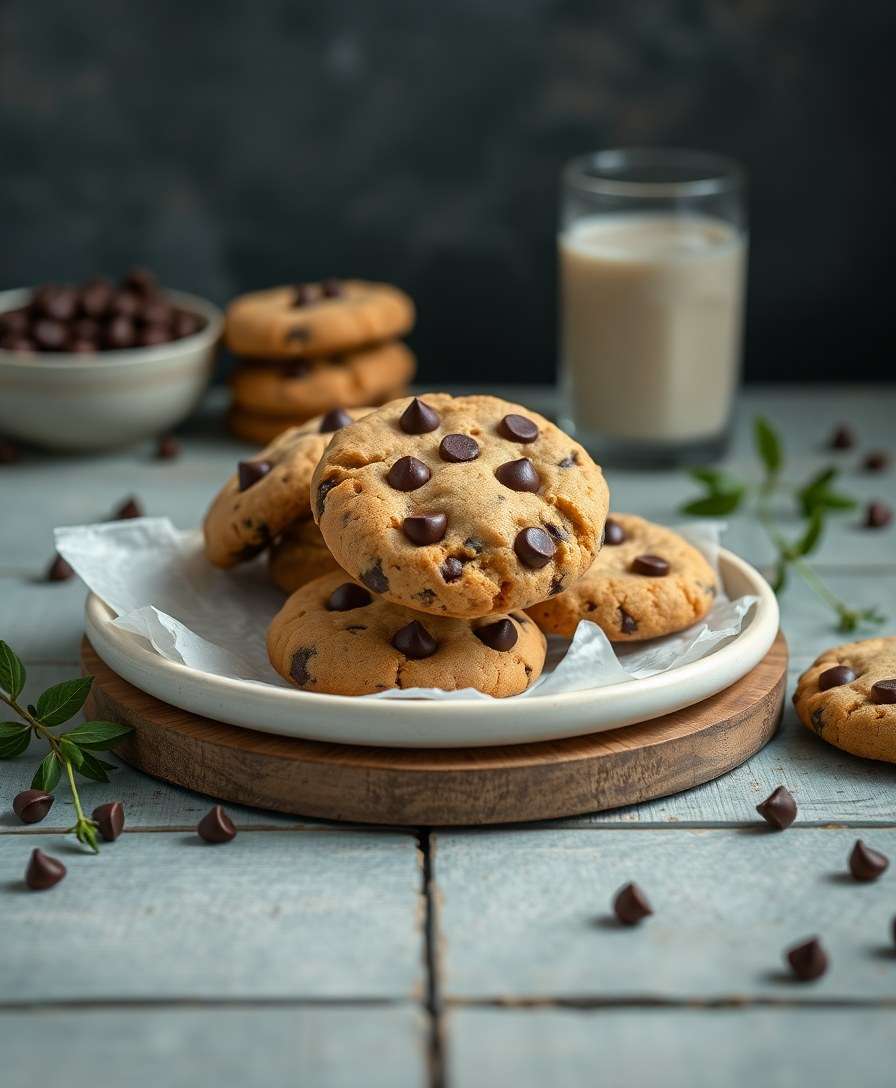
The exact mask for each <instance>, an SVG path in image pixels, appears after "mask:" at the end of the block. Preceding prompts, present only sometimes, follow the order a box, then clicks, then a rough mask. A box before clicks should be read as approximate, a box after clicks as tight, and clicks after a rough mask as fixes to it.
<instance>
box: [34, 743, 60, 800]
mask: <svg viewBox="0 0 896 1088" xmlns="http://www.w3.org/2000/svg"><path fill="white" fill-rule="evenodd" d="M61 774H62V767H61V765H60V763H59V760H58V759H57V758H56V756H55V754H54V753H53V752H47V754H46V755H45V756H44V758H43V759H42V760H41V764H40V766H39V767H38V768H37V773H36V774H35V776H34V778H32V780H31V788H32V789H33V790H45V791H46V792H47V793H52V792H53V790H54V789H55V788H56V784H57V783H58V781H59V776H60V775H61Z"/></svg>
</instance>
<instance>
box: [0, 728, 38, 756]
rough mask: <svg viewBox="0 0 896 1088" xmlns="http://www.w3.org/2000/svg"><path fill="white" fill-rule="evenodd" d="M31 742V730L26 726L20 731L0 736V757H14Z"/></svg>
mask: <svg viewBox="0 0 896 1088" xmlns="http://www.w3.org/2000/svg"><path fill="white" fill-rule="evenodd" d="M30 743H31V730H30V729H29V728H28V727H27V726H26V727H25V729H23V730H22V731H21V732H20V733H17V734H10V735H8V736H4V737H0V759H15V757H16V756H20V755H21V754H22V752H24V751H25V749H26V748H27V747H28V745H29V744H30Z"/></svg>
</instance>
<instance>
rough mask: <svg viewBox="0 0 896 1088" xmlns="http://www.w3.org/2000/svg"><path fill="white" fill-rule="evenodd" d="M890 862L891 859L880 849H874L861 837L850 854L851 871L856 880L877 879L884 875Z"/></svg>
mask: <svg viewBox="0 0 896 1088" xmlns="http://www.w3.org/2000/svg"><path fill="white" fill-rule="evenodd" d="M889 864H890V859H889V858H888V857H887V855H886V854H882V853H881V852H880V851H879V850H872V849H871V847H870V846H866V845H865V844H864V843H863V842H862V840H861V839H856V844H855V846H854V847H853V848H852V853H851V854H850V855H849V871H850V872H851V873H852V875H853V877H854V878H855V879H856V880H877V878H878V877H879V876H882V875H883V874H884V873H885V872H886V871H887V868H888V866H889Z"/></svg>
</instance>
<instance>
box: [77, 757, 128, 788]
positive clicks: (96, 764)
mask: <svg viewBox="0 0 896 1088" xmlns="http://www.w3.org/2000/svg"><path fill="white" fill-rule="evenodd" d="M81 756H82V760H81V766H80V767H79V768H78V774H80V775H82V776H83V777H84V778H89V779H90V780H91V782H108V781H109V775H108V774H107V773H106V772H107V771H114V770H117V769H118V768H117V767H116V766H115V764H114V763H106V762H105V761H104V760H102V759H97V757H96V756H94V755H91V754H90V752H82V753H81Z"/></svg>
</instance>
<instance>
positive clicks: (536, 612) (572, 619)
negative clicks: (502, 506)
mask: <svg viewBox="0 0 896 1088" xmlns="http://www.w3.org/2000/svg"><path fill="white" fill-rule="evenodd" d="M548 528H549V527H548ZM604 536H605V541H604V548H603V549H602V550H601V552H600V554H599V555H598V557H597V559H596V560H595V561H594V563H593V564H592V566H591V568H590V570H588V571H587V572H586V573H585V574H584V576H583V577H581V578H580V579H579V580H578V581H576V582H573V583H571V584H569V585H568V588H567V589H566V590H565V591H564V592H562V593H561V594H559V595H558V596H556V597H554V598H552V599H548V600H545V601H543V602H541V603H539V604H536V605H533V606H532V607H531V608H530V609H529V614H530V615H531V616H532V618H533V619H534V620H535V622H536V623H537V624H539V626H540V627H541V628H542V630H544V631H547V632H548V633H550V634H556V635H564V636H565V637H567V638H571V637H572V636H573V634H574V633H575V630H576V627H577V626H578V624H579V622H580V621H581V620H591V621H592V622H593V623H596V624H597V625H598V626H599V627H600V628H601V629H602V630H603V631H604V633H605V634H606V636H607V638H609V639H610V640H611V641H618V642H632V641H636V640H640V639H649V638H657V637H659V636H661V635H669V634H672V633H673V632H675V631H681V630H683V629H684V628H686V627H690V626H691V624H693V623H696V622H697V621H698V620H700V619H702V618H703V617H704V616H705V615H706V613H707V612H708V611H709V610H710V608H711V607H712V603H713V600H714V597H715V592H716V581H717V580H716V574H715V571H714V570H713V569H712V567H711V566H710V565H709V563H708V562H707V560H706V559H705V558H704V557H703V555H701V553H700V552H699V551H698V550H697V549H696V548H695V547H693V545H691V544H689V543H688V542H687V541H686V540H685V539H684V538H683V537H681V536H679V535H678V533H675V532H673V531H672V530H671V529H666V528H665V527H663V526H661V525H654V524H653V523H651V522H649V521H645V520H644V518H638V517H635V516H633V515H632V514H614V515H613V517H612V518H608V519H607V521H606V524H605V528H604ZM607 545H609V546H607Z"/></svg>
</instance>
